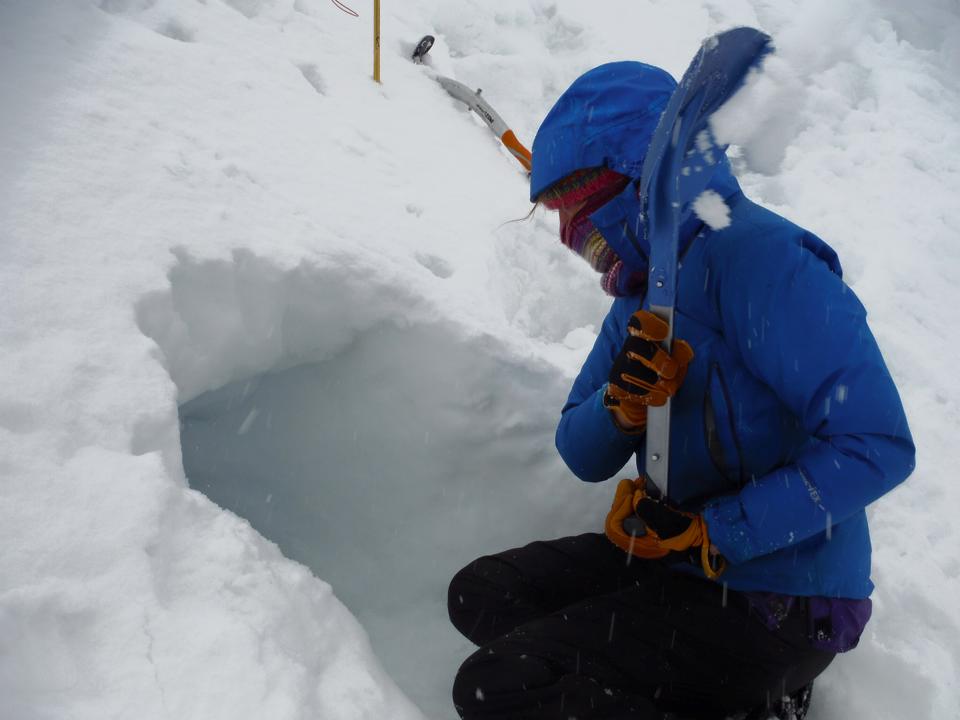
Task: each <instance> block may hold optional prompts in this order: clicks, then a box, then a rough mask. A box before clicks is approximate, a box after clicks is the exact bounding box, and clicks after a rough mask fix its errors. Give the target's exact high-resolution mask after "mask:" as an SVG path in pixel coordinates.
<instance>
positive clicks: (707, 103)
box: [640, 27, 772, 494]
mask: <svg viewBox="0 0 960 720" xmlns="http://www.w3.org/2000/svg"><path fill="white" fill-rule="evenodd" d="M771 50H772V46H771V41H770V37H769V36H768V35H766V34H764V33H762V32H760V31H759V30H755V29H753V28H746V27H743V28H735V29H733V30H727V31H726V32H722V33H719V34H717V35H714V36H712V37H709V38H707V39H706V40H705V41H704V42H703V44H702V45H701V46H700V50H699V52H697V54H696V56H694V58H693V61H692V62H691V63H690V67H689V68H687V71H686V72H685V73H684V75H683V78H682V79H681V80H680V84H679V85H678V86H677V89H676V90H675V91H674V93H673V96H672V97H671V98H670V102H669V103H668V104H667V108H666V110H664V112H663V115H662V116H661V117H660V122H659V124H658V125H657V129H656V130H655V131H654V135H653V139H652V140H651V142H650V149H649V150H648V152H647V157H646V159H645V160H644V164H643V172H642V174H641V178H640V204H641V208H642V209H643V210H642V211H643V213H644V216H645V218H646V223H645V227H646V232H647V239H648V240H649V243H650V275H649V285H648V290H647V301H648V304H649V307H650V311H651V312H653V313H655V314H656V315H659V316H660V317H661V318H663V319H664V320H665V321H666V322H667V324H668V325H669V326H670V334H669V335H668V337H667V339H666V341H665V345H666V348H667V350H669V349H670V344H671V342H672V339H673V310H674V305H675V303H676V293H677V283H676V280H677V245H678V237H677V228H678V226H679V220H680V217H681V212H682V211H683V210H685V209H686V208H687V206H688V205H689V204H690V203H691V202H693V201H694V200H695V199H696V198H697V197H698V196H699V195H700V193H701V192H703V190H704V189H705V188H706V185H707V182H708V181H709V179H710V177H711V175H712V173H711V172H706V171H704V170H707V169H708V166H710V165H713V164H714V162H715V160H714V154H715V152H722V148H720V149H718V150H715V148H717V147H718V146H717V145H716V142H715V140H714V138H713V135H712V133H711V132H710V128H709V124H708V123H709V120H710V116H711V115H712V114H713V113H714V112H716V111H717V110H718V109H719V108H720V106H721V105H723V104H724V103H725V102H726V101H727V100H729V99H730V97H732V96H733V95H734V93H736V91H737V90H738V89H739V88H740V86H741V85H742V84H743V81H744V80H745V79H746V76H747V73H748V72H749V71H750V69H751V68H754V67H756V66H757V65H759V63H760V62H761V60H763V58H764V56H765V55H766V54H767V53H769V52H770V51H771ZM697 167H700V168H701V170H702V171H700V172H697V171H695V170H696V168H697ZM669 460H670V401H669V400H668V401H667V404H666V405H665V406H663V407H659V408H658V407H651V408H649V411H648V414H647V431H646V450H645V457H644V465H645V467H646V472H647V475H648V476H649V478H650V479H651V480H652V481H653V483H654V485H656V486H657V487H658V488H659V489H660V491H661V492H662V493H664V494H666V493H667V490H668V482H669V471H670V465H669Z"/></svg>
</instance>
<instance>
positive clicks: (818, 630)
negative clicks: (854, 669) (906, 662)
mask: <svg viewBox="0 0 960 720" xmlns="http://www.w3.org/2000/svg"><path fill="white" fill-rule="evenodd" d="M744 595H745V596H746V598H747V601H748V602H749V603H750V607H751V609H752V610H754V611H755V612H756V613H757V614H758V615H759V616H760V619H761V620H762V621H763V623H764V624H765V625H766V626H767V628H768V629H769V630H777V629H778V628H779V627H780V626H781V625H782V624H783V621H784V620H785V619H786V618H787V616H789V615H790V613H791V612H792V611H793V609H794V608H795V607H796V608H797V609H798V610H800V609H802V604H803V603H806V605H807V615H808V621H809V632H810V644H811V645H813V647H815V648H817V649H818V650H824V651H826V652H834V653H841V652H846V651H847V650H852V649H853V648H855V647H856V646H857V643H858V642H860V636H861V635H862V634H863V629H864V628H865V627H866V626H867V621H869V620H870V614H871V612H872V610H873V603H872V602H870V599H869V598H865V599H863V600H856V599H853V598H828V597H810V598H805V597H795V596H792V595H780V594H778V593H760V592H748V593H744Z"/></svg>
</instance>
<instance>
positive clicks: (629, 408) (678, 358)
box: [603, 310, 693, 432]
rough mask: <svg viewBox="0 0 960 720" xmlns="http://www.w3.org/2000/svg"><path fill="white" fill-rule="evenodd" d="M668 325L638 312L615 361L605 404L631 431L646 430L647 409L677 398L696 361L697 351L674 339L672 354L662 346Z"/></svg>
mask: <svg viewBox="0 0 960 720" xmlns="http://www.w3.org/2000/svg"><path fill="white" fill-rule="evenodd" d="M668 331H669V328H668V327H667V324H666V323H665V322H664V321H663V320H661V319H660V318H658V317H657V316H656V315H654V314H653V313H651V312H649V311H648V310H638V311H637V312H635V313H634V314H633V315H632V316H631V317H630V321H629V322H628V323H627V333H628V334H627V339H626V341H625V342H624V343H623V347H622V348H621V349H620V353H619V354H618V355H617V357H616V358H614V361H613V367H612V368H611V370H610V377H609V381H608V383H607V389H606V392H605V393H604V396H603V404H604V405H605V406H606V407H607V408H608V409H609V410H610V412H611V413H612V414H613V417H614V419H615V420H616V422H617V425H618V426H620V428H621V429H623V430H625V431H627V432H639V431H642V430H643V429H644V428H645V427H646V424H647V407H648V406H649V405H663V404H665V403H666V402H667V398H670V397H673V396H674V395H676V393H677V391H678V390H679V389H680V384H681V383H682V382H683V378H684V377H685V376H686V374H687V366H688V365H689V364H690V361H691V360H693V348H691V347H690V345H689V343H687V342H685V341H683V340H674V341H673V347H672V351H671V353H670V354H667V352H666V350H664V349H663V348H662V347H661V346H660V343H661V342H662V341H663V340H664V339H666V337H667V333H668Z"/></svg>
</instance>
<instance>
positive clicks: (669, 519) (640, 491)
mask: <svg viewBox="0 0 960 720" xmlns="http://www.w3.org/2000/svg"><path fill="white" fill-rule="evenodd" d="M604 531H605V533H606V535H607V537H608V538H609V539H610V540H611V542H613V544H614V545H616V546H617V547H619V548H620V549H621V550H625V551H626V552H628V553H630V554H631V555H635V556H637V557H640V558H644V559H648V560H658V559H661V558H666V559H667V560H671V559H673V560H678V561H687V560H690V561H693V562H695V563H696V562H697V561H699V563H700V565H701V567H703V572H704V573H705V574H706V576H707V577H708V578H710V579H711V580H713V579H716V578H718V577H719V576H720V574H721V573H722V572H723V571H724V570H725V569H726V561H725V560H724V559H723V558H722V557H721V556H719V555H717V554H716V553H715V552H711V546H710V537H709V535H708V534H707V524H706V522H705V521H704V519H703V516H702V515H696V514H694V513H689V512H683V511H682V510H677V509H676V508H674V507H673V506H672V505H671V504H669V502H667V501H663V500H658V499H656V498H652V497H650V496H649V495H647V491H646V483H645V481H644V479H643V478H637V479H636V480H621V481H620V483H619V484H618V485H617V491H616V493H615V495H614V498H613V505H612V506H611V508H610V513H609V514H608V515H607V520H606V523H605V524H604Z"/></svg>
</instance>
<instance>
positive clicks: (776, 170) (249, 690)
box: [0, 0, 960, 720]
mask: <svg viewBox="0 0 960 720" xmlns="http://www.w3.org/2000/svg"><path fill="white" fill-rule="evenodd" d="M347 4H348V5H351V6H352V7H354V8H355V9H356V10H357V11H358V12H359V14H360V18H353V17H350V16H349V15H347V14H345V13H342V12H340V11H339V10H338V9H337V8H336V7H335V6H334V5H333V4H332V3H329V2H327V1H326V0H206V1H204V2H198V1H197V0H45V1H44V2H36V1H35V0H0V67H2V68H3V72H2V73H0V137H2V138H3V142H2V143H0V274H2V277H0V282H2V300H3V303H4V306H5V309H6V312H5V313H3V316H2V320H0V341H2V348H3V352H2V353H0V368H2V373H3V377H4V378H5V379H6V382H4V383H3V384H2V386H0V547H2V548H3V550H2V552H0V697H3V701H2V703H0V717H2V718H4V720H6V718H11V719H15V720H28V719H30V720H32V719H41V718H42V719H47V718H66V717H69V718H77V719H83V718H97V719H98V720H100V719H102V718H120V717H123V718H127V717H137V718H143V719H147V718H168V717H169V718H174V717H175V718H178V719H181V718H198V719H203V720H219V719H220V718H224V719H227V718H229V719H230V720H237V719H240V718H251V719H258V720H259V719H261V718H271V719H273V718H276V719H283V718H324V720H338V719H343V720H374V719H376V720H381V719H382V718H385V717H389V718H391V719H396V720H407V719H409V720H421V719H422V718H431V719H432V720H440V719H441V718H444V719H446V718H453V717H455V713H454V711H453V708H452V706H451V704H450V701H449V687H450V684H451V682H452V678H453V675H454V673H455V671H456V668H457V665H458V663H459V662H460V661H461V660H462V659H463V658H464V657H465V656H466V655H467V654H468V653H469V652H470V650H471V648H470V645H469V643H468V642H467V641H465V640H464V639H462V638H461V637H460V636H459V635H458V634H457V633H456V631H455V630H453V628H452V627H450V626H449V624H448V622H447V620H446V610H445V602H446V584H447V581H448V579H449V577H450V576H451V575H452V574H453V572H455V571H456V570H457V569H458V568H459V567H461V566H462V565H464V564H466V563H467V562H469V561H470V560H471V559H472V558H473V557H475V556H477V555H479V554H482V553H485V552H491V551H495V550H498V549H503V548H505V547H508V546H511V545H516V544H520V543H524V542H527V541H530V540H533V539H537V538H549V537H557V536H560V535H565V534H572V533H576V532H582V531H587V530H597V529H599V528H600V526H601V525H600V523H601V520H602V517H603V515H604V512H605V510H606V509H607V507H608V504H609V501H610V497H609V496H610V495H611V494H612V487H610V486H609V485H610V484H609V483H603V484H600V485H597V486H587V485H585V484H582V483H580V482H579V481H577V480H576V479H575V478H574V477H573V476H572V475H571V474H570V473H569V472H568V471H567V470H566V469H565V467H564V466H563V464H562V462H561V461H560V459H559V458H558V457H557V455H556V452H555V450H554V449H553V430H554V427H555V424H556V421H557V418H558V416H559V409H560V407H561V406H562V404H563V401H564V399H565V396H566V391H567V389H568V387H569V383H570V381H571V379H572V377H573V376H574V374H575V373H576V371H577V370H578V368H579V366H580V363H581V362H582V360H583V358H584V357H585V355H586V353H587V351H588V350H589V347H590V346H591V344H592V342H593V338H594V336H595V333H596V328H597V327H598V326H599V323H600V321H601V320H602V318H603V315H604V313H605V311H606V309H607V307H608V304H609V303H608V299H606V298H605V297H604V296H603V295H602V293H601V291H600V289H599V283H598V281H597V278H596V276H595V275H594V274H593V273H592V271H591V270H590V269H589V268H588V267H587V266H586V264H585V263H582V261H579V260H578V258H576V257H574V256H573V255H572V254H571V253H569V252H568V251H567V250H566V249H565V248H563V247H562V246H561V245H560V243H559V242H558V240H557V221H556V218H555V217H554V216H551V215H549V214H545V213H543V212H538V213H537V214H535V215H533V217H532V218H529V219H524V218H525V216H526V215H527V213H528V211H529V207H530V206H529V203H528V201H527V182H526V177H525V175H524V173H523V170H522V168H521V167H520V166H519V165H518V164H517V163H516V161H515V159H514V158H513V157H512V156H511V155H510V154H509V153H508V152H507V151H506V150H505V149H504V148H502V147H501V146H500V145H499V144H498V142H497V140H496V138H494V137H493V136H492V135H491V134H490V133H489V132H488V130H487V129H486V127H485V126H484V125H483V123H482V122H481V121H480V120H479V119H478V118H476V117H473V116H471V115H470V114H469V113H468V112H467V111H466V110H465V109H464V108H463V106H461V105H459V104H458V103H457V102H456V101H455V100H453V99H452V98H450V97H449V96H448V95H447V94H446V93H445V92H444V91H443V89H442V88H441V87H440V86H439V84H438V83H437V82H435V75H436V74H437V73H440V74H443V75H447V76H450V77H454V78H456V79H458V80H460V81H461V82H464V83H467V84H468V85H470V86H472V87H478V88H482V89H483V93H484V96H485V97H486V98H487V100H488V101H489V102H490V103H491V104H492V105H493V106H494V107H495V108H496V109H497V111H498V112H499V113H500V114H501V115H503V117H504V118H505V119H506V120H507V121H508V122H509V123H510V124H511V125H512V127H513V129H514V130H515V131H516V133H517V135H518V137H519V138H520V139H521V141H523V142H525V143H526V144H527V145H528V146H529V145H530V143H531V142H532V139H533V134H534V132H535V131H536V128H537V126H538V124H539V122H540V120H541V119H542V118H543V116H544V115H545V113H546V112H547V110H548V109H549V107H550V106H551V104H552V102H553V101H554V100H555V99H556V97H557V96H558V95H559V93H560V92H562V90H563V89H564V88H565V87H566V86H567V85H568V84H569V83H570V82H571V81H572V80H573V79H574V78H575V77H576V76H577V75H578V74H580V73H581V72H583V71H585V70H587V69H589V68H590V67H593V66H594V65H597V64H599V63H602V62H606V61H611V60H622V59H639V60H644V61H647V62H651V63H654V64H658V65H661V66H663V67H665V68H666V69H668V70H669V71H670V72H672V73H673V74H674V75H675V76H677V77H679V75H680V74H681V73H682V72H683V70H684V69H685V68H686V65H687V63H688V62H689V60H690V58H691V57H692V56H693V54H694V53H695V52H696V50H697V48H698V47H699V44H700V42H701V41H702V40H703V39H704V38H705V37H707V36H708V35H710V34H711V33H713V32H716V31H718V30H722V29H725V28H728V27H732V26H734V25H740V24H745V25H752V26H755V27H759V28H761V29H763V30H764V31H766V32H768V33H770V34H771V35H772V36H773V38H774V41H775V43H776V45H777V48H778V52H777V54H776V55H774V56H771V57H770V58H768V59H767V60H766V61H765V63H764V66H763V71H762V72H760V73H757V74H756V75H754V76H753V77H751V79H750V80H749V82H748V84H747V87H746V88H745V90H744V91H743V92H742V93H740V94H739V95H738V96H737V97H736V98H735V99H734V101H732V102H731V103H730V104H729V106H728V107H726V108H724V110H723V111H722V112H721V113H720V114H719V115H718V116H717V117H716V118H715V122H714V123H713V125H712V130H713V132H714V134H715V135H716V137H717V139H718V140H719V141H720V142H724V143H726V142H733V143H734V145H733V146H732V147H731V150H730V153H729V154H730V156H731V159H732V161H733V163H734V167H735V170H736V172H737V175H738V177H739V178H740V181H741V183H742V185H743V187H744V189H745V191H746V192H747V194H748V195H750V196H751V197H752V198H753V199H755V200H757V201H759V202H762V203H764V204H766V205H767V206H769V207H771V208H773V209H774V210H777V211H778V212H781V213H783V214H785V215H786V216H788V217H789V218H791V219H793V220H795V221H797V222H799V223H801V224H804V225H806V226H807V227H809V228H810V229H811V230H813V231H814V232H816V233H818V234H819V235H821V236H822V237H823V238H824V239H826V240H827V241H828V242H830V243H831V244H832V245H833V246H834V247H835V248H836V249H837V250H838V252H839V253H840V256H841V260H842V261H843V264H844V267H845V270H846V279H847V281H848V283H850V285H851V286H852V287H853V288H854V290H855V291H856V292H857V293H858V295H859V296H860V297H861V299H862V300H863V301H864V303H865V305H866V306H867V307H868V308H869V310H870V312H871V315H870V317H871V324H872V327H873V330H874V332H875V334H876V335H877V336H878V339H879V341H880V343H881V346H882V348H883V350H884V352H885V355H886V358H887V360H888V363H889V365H890V368H891V371H892V372H893V374H894V376H895V377H896V379H897V381H898V383H899V386H900V388H901V392H902V394H903V398H904V403H905V405H906V408H907V412H908V416H909V417H910V420H911V427H912V430H913V432H914V435H915V439H916V441H917V445H918V467H917V471H916V472H915V473H914V475H913V477H911V478H910V480H908V481H907V483H905V484H904V485H903V486H902V487H900V488H899V489H898V490H896V491H895V492H893V493H891V494H890V495H889V496H887V497H885V498H883V499H882V500H881V501H879V502H878V503H876V505H875V506H874V507H872V508H871V512H870V517H871V524H872V530H873V541H874V569H873V577H874V580H875V582H876V583H877V590H876V592H875V594H874V601H875V605H874V609H875V613H874V618H873V620H872V621H871V623H870V625H869V626H868V629H867V632H866V634H865V636H864V638H863V641H862V643H861V646H860V647H859V648H858V649H857V650H855V651H854V652H852V653H850V654H847V655H844V656H841V657H839V658H838V659H837V660H836V661H835V662H834V663H833V664H832V665H831V666H830V668H829V669H828V670H827V672H826V673H825V674H824V676H823V677H822V678H821V679H820V680H818V683H817V692H816V694H815V698H814V706H813V711H812V713H811V718H812V720H834V719H841V718H850V719H851V720H859V719H860V718H863V719H864V720H865V719H866V718H870V720H901V719H902V718H905V717H910V718H913V719H914V720H944V719H946V718H958V717H960V710H958V706H957V703H956V698H957V697H958V696H960V687H958V680H960V619H958V617H957V613H956V608H957V607H958V606H960V556H958V554H957V548H958V547H960V529H958V526H957V524H956V523H955V522H954V518H955V515H956V513H957V511H958V510H960V485H958V483H957V482H956V480H955V477H954V465H955V462H954V457H955V446H956V441H955V435H956V431H955V428H956V427H957V425H958V421H960V379H958V375H957V373H956V369H955V364H956V357H957V352H958V348H960V343H958V342H957V340H956V339H955V328H956V326H957V321H958V317H957V313H956V308H957V307H958V305H960V289H958V284H957V282H956V277H957V276H958V273H960V250H958V247H960V243H958V240H960V220H958V216H957V213H956V198H957V197H958V196H960V122H958V119H960V78H958V76H957V74H956V68H957V67H960V6H958V5H957V3H956V2H955V1H954V0H925V1H924V2H923V3H922V4H919V5H917V4H913V5H909V6H908V4H906V3H899V2H896V1H895V0H872V1H871V2H868V1H867V0H833V1H832V2H827V1H824V0H820V1H818V2H812V3H811V2H806V3H804V2H800V1H799V0H734V1H733V2H730V1H726V2H720V1H719V0H689V1H688V2H682V3H681V2H672V3H667V2H661V1H660V0H633V1H632V2H628V1H627V0H611V1H610V2H606V3H602V4H597V3H582V2H576V0H556V1H544V0H522V1H521V2H508V1H507V0H482V1H481V0H458V1H457V2H449V1H448V2H440V0H411V1H410V2H406V3H403V4H402V5H401V4H399V3H396V4H394V3H390V2H389V1H387V2H384V8H383V10H384V17H383V39H382V48H383V68H382V78H383V84H382V85H377V84H376V83H374V82H373V81H372V80H371V79H370V73H371V65H372V62H371V28H370V25H371V17H370V7H369V3H366V4H361V3H350V2H348V3H347ZM426 33H430V34H432V35H435V36H436V38H437V43H436V45H435V46H434V48H433V49H432V50H431V52H430V55H429V60H428V63H427V64H426V65H424V66H417V65H415V64H413V63H412V62H410V60H409V55H410V53H411V52H412V49H413V47H414V45H415V44H416V42H417V41H418V40H419V38H420V37H421V36H422V35H424V34H426ZM718 210H719V208H717V207H713V208H712V209H707V210H704V211H703V212H705V213H708V214H713V213H715V212H717V211H718ZM720 216H722V213H721V215H720ZM718 217H719V216H718ZM829 351H830V349H829V348H824V352H829ZM838 400H839V399H838Z"/></svg>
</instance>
